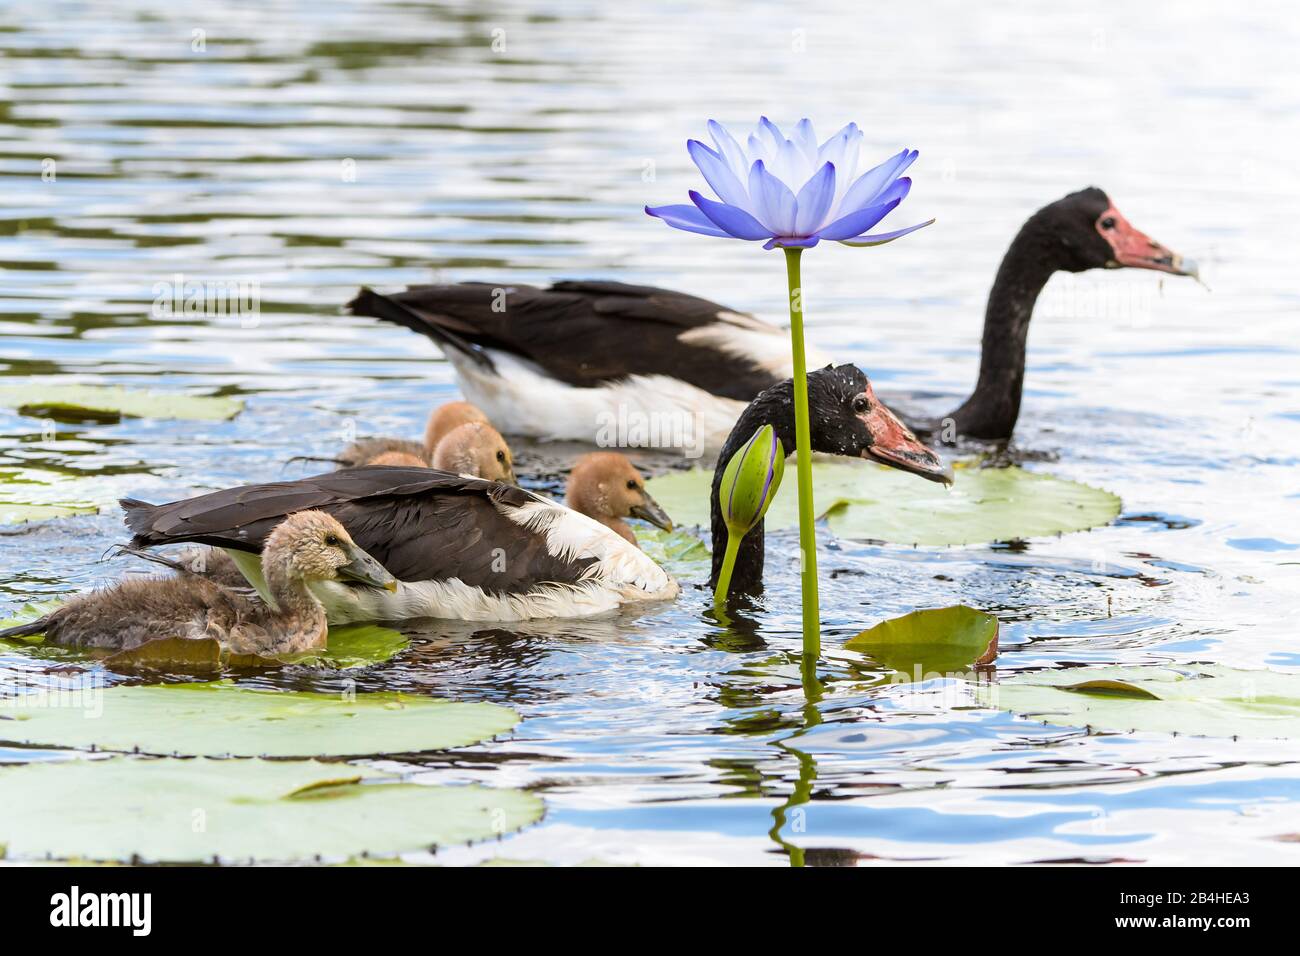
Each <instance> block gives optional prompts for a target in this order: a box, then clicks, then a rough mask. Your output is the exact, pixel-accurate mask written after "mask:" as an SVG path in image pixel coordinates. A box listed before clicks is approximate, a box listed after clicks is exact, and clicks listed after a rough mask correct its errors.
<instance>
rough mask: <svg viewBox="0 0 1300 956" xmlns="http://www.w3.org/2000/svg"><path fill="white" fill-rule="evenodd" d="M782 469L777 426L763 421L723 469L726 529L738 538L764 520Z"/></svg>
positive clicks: (783, 459)
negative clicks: (775, 427)
mask: <svg viewBox="0 0 1300 956" xmlns="http://www.w3.org/2000/svg"><path fill="white" fill-rule="evenodd" d="M784 473H785V449H784V448H782V447H781V439H779V438H777V437H776V430H775V429H774V428H773V427H772V426H771V425H764V426H763V427H762V428H760V429H759V430H758V431H756V432H754V434H753V435H752V436H751V437H750V439H749V441H747V442H746V443H745V447H744V448H742V449H740V451H738V452H736V454H734V455H732V456H731V461H729V462H727V467H726V469H725V470H724V471H723V472H722V485H721V486H720V487H719V489H718V494H719V495H720V496H721V499H722V500H721V501H720V502H719V503H720V505H721V506H722V515H723V519H724V520H725V521H726V523H727V533H728V534H729V535H731V536H732V537H733V538H736V539H737V540H739V539H740V538H743V537H744V536H745V535H746V534H748V533H749V531H750V530H751V529H752V528H753V527H754V525H756V524H758V523H759V522H760V521H762V520H763V515H765V514H766V513H767V509H768V506H769V505H771V504H772V499H773V498H775V497H776V491H777V489H778V488H780V487H781V476H782V475H783V474H784Z"/></svg>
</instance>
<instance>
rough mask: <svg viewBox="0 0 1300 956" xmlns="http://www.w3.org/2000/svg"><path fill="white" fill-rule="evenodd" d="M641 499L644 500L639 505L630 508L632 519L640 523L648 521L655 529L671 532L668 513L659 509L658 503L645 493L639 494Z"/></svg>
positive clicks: (671, 524) (670, 519)
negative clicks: (638, 520) (639, 520)
mask: <svg viewBox="0 0 1300 956" xmlns="http://www.w3.org/2000/svg"><path fill="white" fill-rule="evenodd" d="M641 497H642V498H643V499H644V500H643V501H642V502H641V504H639V505H633V506H632V509H631V515H632V517H633V518H640V519H641V520H642V521H649V522H650V523H651V524H652V525H654V526H655V527H656V528H663V529H664V530H665V531H672V530H673V519H672V518H670V517H668V512H666V511H664V509H663V508H660V507H659V502H657V501H655V500H654V499H653V498H651V497H650V496H649V495H647V494H646V493H645V492H642V493H641Z"/></svg>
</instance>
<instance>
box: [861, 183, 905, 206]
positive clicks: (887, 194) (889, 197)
mask: <svg viewBox="0 0 1300 956" xmlns="http://www.w3.org/2000/svg"><path fill="white" fill-rule="evenodd" d="M911 191H912V180H911V177H909V176H902V177H900V178H898V179H895V180H894V181H893V182H892V183H890V184H889V185H888V186H887V187H886V188H885V190H884V191H883V192H882V193H881V194H880V195H879V196H877V197H876V198H875V199H873V200H872V201H871V205H873V206H881V205H884V204H885V203H887V202H893V201H894V200H895V199H897V200H898V201H899V202H902V201H903V200H904V199H906V198H907V194H908V193H910V192H911Z"/></svg>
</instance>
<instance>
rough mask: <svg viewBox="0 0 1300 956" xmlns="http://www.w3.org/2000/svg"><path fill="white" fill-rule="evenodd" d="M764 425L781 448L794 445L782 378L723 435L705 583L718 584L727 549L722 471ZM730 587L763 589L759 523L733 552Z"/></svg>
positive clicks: (789, 392) (790, 397)
mask: <svg viewBox="0 0 1300 956" xmlns="http://www.w3.org/2000/svg"><path fill="white" fill-rule="evenodd" d="M764 425H771V426H772V428H773V429H774V430H775V431H776V437H777V438H778V439H780V441H781V447H782V448H784V449H786V450H787V451H789V450H790V449H792V448H794V384H793V383H792V382H791V381H790V380H789V379H786V380H785V381H784V382H780V383H778V384H776V385H773V386H772V387H771V388H769V389H767V390H766V391H764V392H763V393H761V394H760V395H759V396H758V397H757V398H756V399H754V401H752V402H751V403H750V404H749V406H748V407H747V408H746V409H745V411H744V412H743V413H741V416H740V419H739V420H738V421H737V422H736V424H735V427H733V428H732V429H731V434H730V435H728V436H727V441H726V443H725V444H724V445H723V446H722V452H721V454H719V455H718V465H717V467H716V468H715V469H714V472H713V488H712V490H711V491H710V493H709V514H710V522H711V530H712V532H713V573H712V574H710V575H709V586H710V587H714V586H716V585H717V583H718V574H719V573H720V572H721V571H722V558H723V555H724V554H725V553H726V550H727V524H726V522H725V521H723V519H722V505H721V500H722V498H721V494H720V491H721V487H722V472H723V471H724V470H725V469H726V467H727V462H729V461H731V457H732V456H733V455H734V454H736V452H738V451H740V449H741V448H742V447H743V446H744V444H745V442H747V441H749V439H750V436H752V435H753V434H754V432H755V431H757V430H758V429H759V428H762V427H763V426H764ZM731 590H732V591H733V592H735V593H740V594H757V593H759V592H760V591H762V590H763V522H761V521H760V522H759V523H758V524H756V525H755V526H754V528H753V530H751V531H750V532H749V534H747V535H745V537H744V540H742V541H741V543H740V550H739V551H738V552H737V554H736V565H735V568H734V570H733V571H732V574H731Z"/></svg>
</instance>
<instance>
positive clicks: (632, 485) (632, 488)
mask: <svg viewBox="0 0 1300 956" xmlns="http://www.w3.org/2000/svg"><path fill="white" fill-rule="evenodd" d="M627 487H628V490H629V491H636V489H637V484H636V481H635V480H634V479H632V478H629V479H628V480H627Z"/></svg>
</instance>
